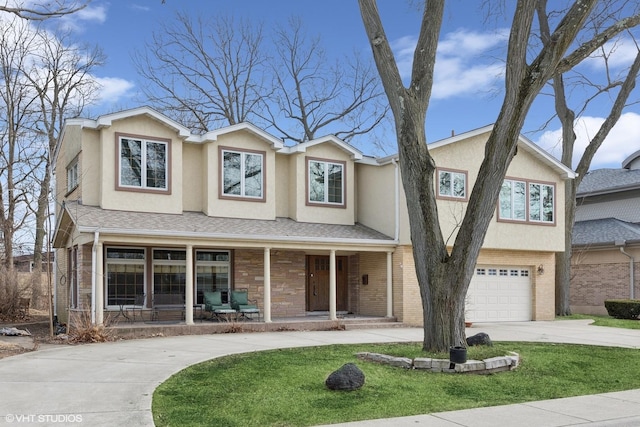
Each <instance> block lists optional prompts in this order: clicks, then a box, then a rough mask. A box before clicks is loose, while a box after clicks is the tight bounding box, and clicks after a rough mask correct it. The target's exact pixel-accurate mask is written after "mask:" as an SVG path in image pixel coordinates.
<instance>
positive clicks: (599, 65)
mask: <svg viewBox="0 0 640 427" xmlns="http://www.w3.org/2000/svg"><path fill="white" fill-rule="evenodd" d="M602 50H604V52H605V53H606V54H607V55H608V56H609V63H608V66H609V67H611V68H623V67H629V66H630V65H631V63H632V62H633V60H634V59H635V58H636V55H637V54H638V47H637V46H636V43H635V42H634V41H633V40H632V39H630V38H628V37H627V38H621V39H618V40H615V41H611V42H608V43H605V45H604V46H603V48H602ZM602 50H601V49H598V50H597V51H595V52H594V53H593V54H591V56H589V57H588V58H587V59H585V60H584V64H585V65H587V66H589V67H590V68H592V69H594V70H603V69H604V68H605V62H604V61H603V59H602Z"/></svg>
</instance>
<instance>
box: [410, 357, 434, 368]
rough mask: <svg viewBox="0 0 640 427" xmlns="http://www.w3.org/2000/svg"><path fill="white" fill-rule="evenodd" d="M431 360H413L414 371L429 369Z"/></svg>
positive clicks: (420, 358)
mask: <svg viewBox="0 0 640 427" xmlns="http://www.w3.org/2000/svg"><path fill="white" fill-rule="evenodd" d="M432 361H433V359H430V358H426V357H416V358H415V359H413V367H414V369H431V365H432Z"/></svg>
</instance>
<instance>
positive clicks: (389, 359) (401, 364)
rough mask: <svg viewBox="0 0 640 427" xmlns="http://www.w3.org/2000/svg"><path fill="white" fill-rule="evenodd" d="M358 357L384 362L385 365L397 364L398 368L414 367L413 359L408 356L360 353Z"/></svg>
mask: <svg viewBox="0 0 640 427" xmlns="http://www.w3.org/2000/svg"><path fill="white" fill-rule="evenodd" d="M357 357H358V358H359V359H362V360H369V361H371V362H378V363H384V364H385V365H391V366H395V367H397V368H405V369H411V368H412V360H411V359H409V358H408V357H395V356H388V355H386V354H379V353H358V354H357Z"/></svg>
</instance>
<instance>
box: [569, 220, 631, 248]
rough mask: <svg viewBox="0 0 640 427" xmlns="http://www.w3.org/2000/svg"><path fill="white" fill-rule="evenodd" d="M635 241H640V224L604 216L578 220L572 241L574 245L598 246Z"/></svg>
mask: <svg viewBox="0 0 640 427" xmlns="http://www.w3.org/2000/svg"><path fill="white" fill-rule="evenodd" d="M633 241H640V225H637V224H634V223H631V222H624V221H620V220H619V219H615V218H604V219H595V220H591V221H580V222H576V223H575V225H574V227H573V239H572V242H571V243H572V244H573V245H574V246H597V245H614V244H615V243H616V242H627V243H628V242H633Z"/></svg>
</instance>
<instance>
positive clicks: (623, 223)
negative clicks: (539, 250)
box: [570, 151, 640, 314]
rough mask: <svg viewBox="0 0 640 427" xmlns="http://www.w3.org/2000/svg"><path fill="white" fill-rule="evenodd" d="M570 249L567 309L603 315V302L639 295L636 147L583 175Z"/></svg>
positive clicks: (638, 166) (639, 169)
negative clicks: (617, 163)
mask: <svg viewBox="0 0 640 427" xmlns="http://www.w3.org/2000/svg"><path fill="white" fill-rule="evenodd" d="M572 247H573V253H572V256H571V285H570V286H571V287H570V304H571V310H572V311H574V312H576V313H584V314H607V310H606V308H605V306H604V301H605V300H608V299H626V298H632V299H634V298H640V280H639V279H640V277H638V276H639V273H637V271H638V270H637V269H638V266H637V262H640V151H636V152H635V153H633V154H631V155H630V156H629V157H627V158H626V159H625V160H624V161H623V162H622V167H621V168H618V169H596V170H592V171H589V172H588V173H587V174H586V175H585V176H584V177H583V179H582V182H581V183H580V186H579V188H578V191H577V194H576V222H575V226H574V228H573V240H572Z"/></svg>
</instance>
